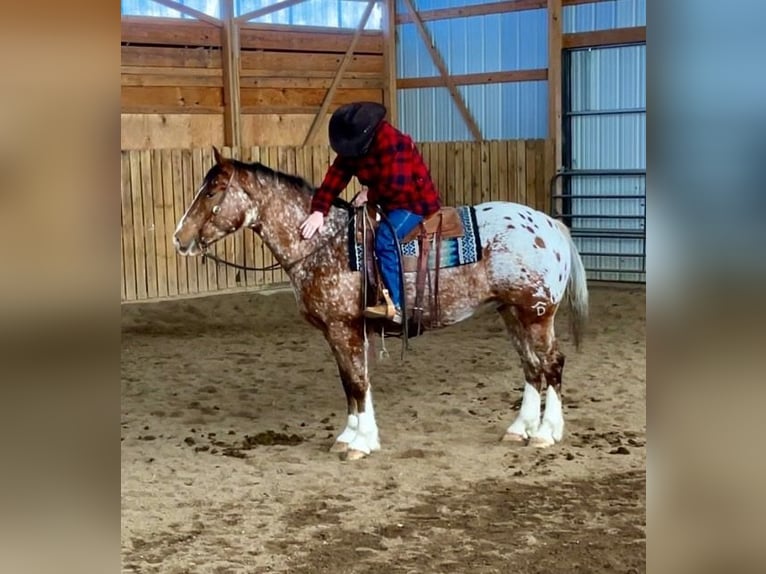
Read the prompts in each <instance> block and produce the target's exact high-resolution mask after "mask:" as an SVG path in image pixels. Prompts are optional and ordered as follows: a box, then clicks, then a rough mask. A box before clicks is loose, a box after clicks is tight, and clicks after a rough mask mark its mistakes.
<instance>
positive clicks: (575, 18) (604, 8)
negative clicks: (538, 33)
mask: <svg viewBox="0 0 766 574" xmlns="http://www.w3.org/2000/svg"><path fill="white" fill-rule="evenodd" d="M633 26H646V0H614V1H612V2H596V3H593V4H576V5H574V6H565V7H564V33H570V32H593V31H595V30H609V29H612V28H632V27H633Z"/></svg>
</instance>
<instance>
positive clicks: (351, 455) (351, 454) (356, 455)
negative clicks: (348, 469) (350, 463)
mask: <svg viewBox="0 0 766 574" xmlns="http://www.w3.org/2000/svg"><path fill="white" fill-rule="evenodd" d="M366 456H367V453H366V452H362V451H361V450H354V449H351V450H349V451H348V452H347V453H346V460H360V459H362V458H365V457H366Z"/></svg>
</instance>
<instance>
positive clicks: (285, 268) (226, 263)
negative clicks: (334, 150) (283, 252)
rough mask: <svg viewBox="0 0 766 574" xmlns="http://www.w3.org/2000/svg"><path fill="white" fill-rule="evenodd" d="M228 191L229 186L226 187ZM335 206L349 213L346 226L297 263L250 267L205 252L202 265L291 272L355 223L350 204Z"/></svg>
mask: <svg viewBox="0 0 766 574" xmlns="http://www.w3.org/2000/svg"><path fill="white" fill-rule="evenodd" d="M230 183H231V181H230ZM226 189H227V190H228V186H226ZM336 202H337V203H336ZM333 204H335V205H336V206H337V207H341V208H343V209H346V210H347V211H348V212H349V215H350V217H349V218H348V221H347V222H346V225H344V226H342V227H340V228H339V229H338V231H336V232H335V233H333V234H332V235H331V236H330V237H328V238H327V239H326V240H325V241H322V242H321V243H320V244H319V245H318V246H317V247H316V249H313V250H311V251H309V252H308V253H307V254H306V255H304V256H303V257H299V258H298V259H296V260H295V261H291V262H290V263H287V264H285V265H282V264H281V263H272V264H271V265H269V266H267V267H248V266H247V265H240V264H239V263H232V262H231V261H226V260H225V259H221V258H220V257H218V256H217V255H213V254H212V253H208V252H207V251H205V252H204V253H202V263H203V264H204V263H205V260H206V259H212V260H213V261H215V262H216V263H220V264H222V265H228V266H229V267H234V268H235V269H241V270H242V271H273V270H274V269H278V268H279V267H282V268H283V269H284V270H285V271H289V270H290V269H292V268H293V267H294V266H295V265H297V264H298V263H300V262H301V261H304V260H306V259H308V258H309V257H311V256H312V255H314V254H316V253H317V252H319V251H320V250H321V249H323V248H324V247H325V245H326V244H327V243H329V242H330V241H331V240H333V239H335V238H336V237H337V236H338V235H340V232H341V231H345V230H346V229H347V228H348V226H349V225H351V223H352V222H353V221H354V217H353V209H354V208H353V207H352V205H351V204H350V203H349V202H347V201H345V200H342V199H336V201H335V202H333Z"/></svg>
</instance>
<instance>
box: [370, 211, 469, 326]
mask: <svg viewBox="0 0 766 574" xmlns="http://www.w3.org/2000/svg"><path fill="white" fill-rule="evenodd" d="M362 219H363V221H362V222H361V225H360V223H359V222H357V225H356V230H355V231H356V235H357V241H358V243H359V244H362V243H363V242H364V241H365V240H366V244H364V278H365V290H364V292H365V293H366V295H367V297H366V300H365V305H367V306H373V305H376V304H378V303H380V302H383V303H386V304H390V299H389V297H388V292H387V290H385V289H384V286H383V284H382V281H381V277H380V268H379V266H378V262H377V258H376V257H375V233H376V232H377V228H378V226H380V225H385V223H383V221H382V216H381V214H380V213H379V212H378V209H377V208H376V207H374V206H370V205H367V206H366V207H365V209H364V217H363V218H362ZM364 226H367V228H366V231H367V232H366V233H365V229H364ZM464 233H465V229H464V227H463V222H462V220H461V219H460V215H459V213H458V211H457V209H455V208H454V207H442V208H441V209H440V210H439V211H437V212H436V213H434V214H432V215H430V216H429V217H427V218H426V219H424V220H423V221H422V222H420V223H419V224H418V225H417V227H415V228H414V229H413V230H412V231H411V232H410V233H408V234H407V235H406V236H405V237H404V239H402V240H401V241H400V243H401V244H406V243H409V242H411V241H417V242H418V247H419V249H418V255H417V257H406V256H404V255H402V256H401V262H402V266H401V269H400V273H401V274H404V273H413V272H414V273H416V275H415V305H414V307H413V310H412V317H411V321H412V323H413V324H414V325H416V326H417V329H416V331H415V333H416V334H419V333H420V332H422V330H423V328H424V327H426V328H434V327H437V326H439V324H440V323H441V320H440V308H439V269H440V255H441V254H440V250H441V242H442V240H444V239H450V238H454V237H461V236H462V235H463V234H464ZM432 249H433V250H435V255H436V257H435V266H434V267H433V269H431V268H429V265H428V262H429V255H430V253H431V250H432ZM431 271H433V285H432V284H431ZM401 279H402V281H403V279H404V278H403V277H401ZM427 282H428V284H429V293H430V295H431V296H430V298H429V299H430V313H429V316H430V318H431V320H430V322H429V325H427V326H425V325H423V312H424V310H425V307H424V301H425V291H426V289H425V288H426V283H427ZM405 300H406V299H405ZM403 311H404V312H405V314H406V311H407V310H406V309H403ZM405 321H407V317H406V316H405Z"/></svg>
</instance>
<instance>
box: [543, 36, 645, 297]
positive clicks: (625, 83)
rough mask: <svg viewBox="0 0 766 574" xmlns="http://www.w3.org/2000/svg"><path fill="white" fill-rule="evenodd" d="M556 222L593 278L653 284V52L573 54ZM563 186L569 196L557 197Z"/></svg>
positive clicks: (568, 58) (567, 65)
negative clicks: (649, 131) (649, 94)
mask: <svg viewBox="0 0 766 574" xmlns="http://www.w3.org/2000/svg"><path fill="white" fill-rule="evenodd" d="M562 63H563V72H564V82H563V85H564V93H563V107H564V124H563V126H562V127H563V130H562V131H563V161H564V165H565V166H566V167H565V169H564V170H562V171H560V172H559V173H557V174H556V175H555V176H554V178H553V179H552V181H551V198H552V201H551V206H552V212H553V215H555V216H556V217H558V218H560V219H562V220H563V221H564V222H565V223H566V224H567V226H568V227H569V228H570V230H571V232H572V236H573V238H574V240H575V243H576V244H577V246H578V249H579V250H580V253H581V255H582V257H583V263H584V264H585V268H586V270H587V271H588V278H589V279H596V280H604V281H629V282H645V281H646V46H645V45H633V46H615V47H607V48H593V49H590V48H585V49H578V50H571V51H567V52H565V54H564V59H563V62H562ZM559 180H561V186H560V188H561V192H560V193H557V192H556V190H557V188H558V187H559V186H558V185H557V183H558V181H559Z"/></svg>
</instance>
